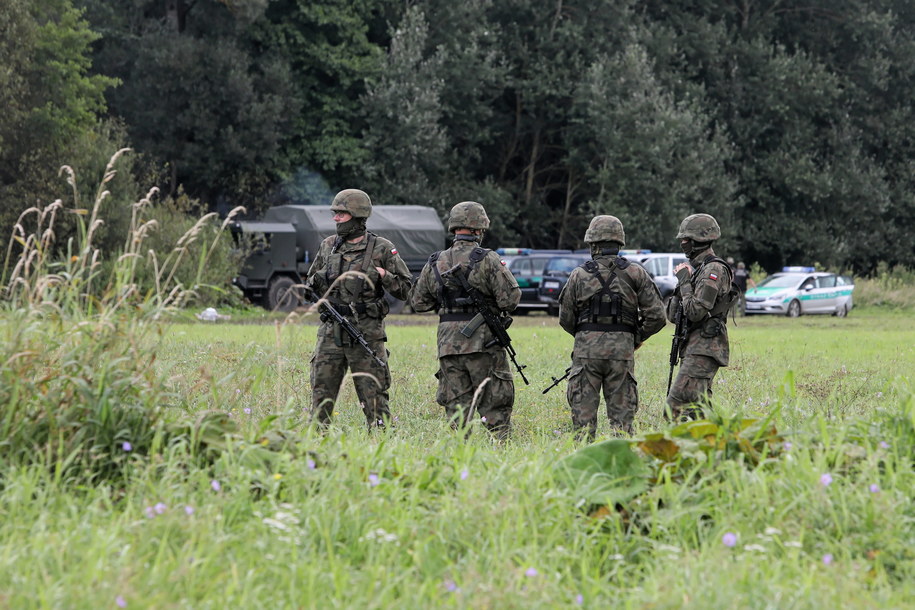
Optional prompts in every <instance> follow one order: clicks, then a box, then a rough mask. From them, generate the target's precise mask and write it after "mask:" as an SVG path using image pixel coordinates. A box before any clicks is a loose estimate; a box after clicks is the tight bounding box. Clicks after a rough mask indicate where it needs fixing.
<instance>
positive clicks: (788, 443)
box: [782, 441, 792, 451]
mask: <svg viewBox="0 0 915 610" xmlns="http://www.w3.org/2000/svg"><path fill="white" fill-rule="evenodd" d="M782 447H783V448H784V449H785V451H791V447H792V445H791V441H785V442H784V443H782Z"/></svg>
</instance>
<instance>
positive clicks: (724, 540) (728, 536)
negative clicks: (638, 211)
mask: <svg viewBox="0 0 915 610" xmlns="http://www.w3.org/2000/svg"><path fill="white" fill-rule="evenodd" d="M721 544H723V545H724V546H726V547H729V548H730V547H733V546H734V545H736V544H737V534H735V533H734V532H726V533H725V534H724V536H722V537H721Z"/></svg>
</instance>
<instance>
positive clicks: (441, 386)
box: [410, 202, 521, 437]
mask: <svg viewBox="0 0 915 610" xmlns="http://www.w3.org/2000/svg"><path fill="white" fill-rule="evenodd" d="M488 227H489V219H488V218H487V217H486V213H485V210H483V206H481V205H480V204H478V203H476V202H463V203H459V204H457V205H456V206H454V208H453V209H452V211H451V217H450V219H449V223H448V229H449V230H451V231H453V230H456V229H459V228H470V229H486V228H488ZM479 239H480V238H479V237H478V236H475V235H456V236H455V240H454V244H453V245H452V246H451V247H450V248H449V249H447V250H445V251H443V252H439V253H436V254H433V256H432V257H430V260H429V262H428V263H427V264H426V266H425V267H424V268H423V271H422V273H421V274H420V276H419V279H418V280H417V282H416V288H415V290H414V291H413V298H412V300H411V301H410V306H411V307H412V308H413V310H414V311H430V310H437V311H438V313H439V325H438V358H439V370H438V372H437V373H436V374H435V376H436V377H437V378H438V392H437V394H436V397H435V398H436V401H437V402H438V404H440V405H442V406H443V407H444V408H445V414H446V415H447V416H448V417H449V418H450V419H451V422H452V426H454V427H458V426H465V425H466V424H467V422H468V420H469V419H470V417H471V415H472V414H473V406H476V409H477V411H478V412H479V413H480V415H481V416H482V418H483V421H484V423H485V425H486V427H487V428H488V429H489V430H491V431H492V432H494V433H495V434H497V435H499V436H500V437H504V436H506V435H507V434H508V432H509V430H510V427H511V414H512V407H513V405H514V402H515V386H514V381H513V377H512V372H511V369H510V368H509V363H508V356H507V354H506V352H505V350H504V349H503V348H502V347H500V346H499V345H490V342H491V341H492V340H493V334H492V331H490V330H489V327H487V326H486V324H485V323H483V324H481V325H480V326H478V327H477V328H476V330H475V331H474V332H473V334H472V335H471V336H470V337H465V336H464V335H462V334H461V331H462V330H464V329H465V328H467V327H468V323H469V322H471V320H472V319H474V317H475V309H474V308H473V306H472V305H468V304H466V303H465V304H458V303H455V302H454V298H455V296H457V297H458V300H460V295H461V294H463V289H462V288H460V285H459V283H458V282H457V280H456V279H455V278H453V277H452V276H450V275H449V274H448V273H446V272H447V271H448V270H450V269H452V268H453V267H454V266H455V265H461V266H462V268H463V269H464V273H465V275H466V277H467V279H468V282H469V284H470V285H471V286H473V287H474V288H476V289H477V290H479V291H480V293H481V294H482V295H483V296H484V297H485V300H486V302H487V304H488V305H489V306H490V307H491V308H492V309H493V310H495V311H499V312H504V311H512V310H514V309H515V307H516V306H517V305H518V302H519V301H520V300H521V289H520V288H519V287H518V282H517V281H516V280H515V277H514V276H513V275H512V274H511V272H509V271H508V269H506V268H505V266H504V263H502V261H501V260H500V259H499V257H498V255H496V253H495V252H492V251H491V250H486V249H484V248H480V245H479V243H478V241H479ZM475 251H476V252H477V254H476V255H475V256H474V252H475ZM472 257H474V258H477V257H478V258H479V261H477V262H475V263H472V262H471V258H472ZM439 278H441V282H440V281H439ZM486 380H488V381H486ZM484 381H486V384H485V385H483V387H482V389H480V386H481V385H482V384H483V382H484ZM478 392H479V394H478Z"/></svg>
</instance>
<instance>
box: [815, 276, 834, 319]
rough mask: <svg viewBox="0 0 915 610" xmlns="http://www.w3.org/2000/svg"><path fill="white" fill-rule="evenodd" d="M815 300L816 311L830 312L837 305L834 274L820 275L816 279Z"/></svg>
mask: <svg viewBox="0 0 915 610" xmlns="http://www.w3.org/2000/svg"><path fill="white" fill-rule="evenodd" d="M816 282H817V284H816V288H815V289H814V293H815V302H816V304H817V308H816V310H817V313H832V312H834V311H835V310H836V306H837V305H838V298H839V292H838V291H837V290H836V276H834V275H831V274H830V275H821V276H820V277H818V278H817V279H816Z"/></svg>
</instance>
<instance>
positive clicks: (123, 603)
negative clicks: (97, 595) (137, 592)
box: [114, 595, 127, 608]
mask: <svg viewBox="0 0 915 610" xmlns="http://www.w3.org/2000/svg"><path fill="white" fill-rule="evenodd" d="M114 603H116V604H117V605H118V608H126V607H127V600H126V599H124V598H123V597H122V596H120V595H118V596H117V597H115V598H114Z"/></svg>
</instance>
